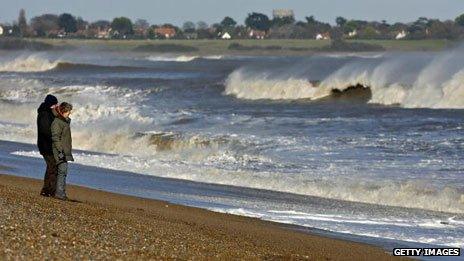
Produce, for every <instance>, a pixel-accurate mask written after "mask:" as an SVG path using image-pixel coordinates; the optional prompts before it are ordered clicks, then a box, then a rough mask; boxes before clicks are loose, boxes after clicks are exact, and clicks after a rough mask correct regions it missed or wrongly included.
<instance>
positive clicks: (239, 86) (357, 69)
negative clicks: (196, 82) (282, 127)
mask: <svg viewBox="0 0 464 261" xmlns="http://www.w3.org/2000/svg"><path fill="white" fill-rule="evenodd" d="M462 56H463V55H462V54H461V53H457V52H445V53H441V54H437V56H436V57H434V58H433V59H431V60H430V61H428V62H427V63H425V65H424V64H422V63H423V61H417V62H416V64H411V63H414V62H415V60H413V59H412V58H411V57H406V58H408V59H409V60H408V59H406V58H404V57H401V56H392V57H389V58H388V59H385V60H382V61H379V62H375V63H373V62H363V61H359V60H358V61H354V62H351V63H348V64H345V65H344V66H342V67H341V68H339V69H338V70H336V71H335V72H333V73H331V74H330V75H329V76H327V77H325V78H324V79H321V80H317V81H309V80H308V79H307V76H306V75H305V73H292V71H287V72H285V74H282V73H281V72H279V73H275V72H273V71H266V72H253V70H248V69H246V68H242V69H238V70H236V71H234V72H232V73H231V74H230V75H229V76H228V78H227V80H226V88H225V91H224V94H225V95H233V96H236V97H237V98H241V99H250V100H256V99H270V100H297V99H309V100H318V99H321V98H327V97H331V96H334V94H335V96H337V94H340V93H343V92H345V91H347V90H348V91H349V90H353V89H355V88H354V87H363V88H365V89H368V91H369V92H370V93H369V99H367V101H368V102H369V103H375V104H382V105H399V106H401V107H406V108H437V109H441V108H449V109H463V108H464V84H462V83H463V82H464V63H463V62H462V61H463V59H462V58H464V57H462ZM293 69H294V68H293ZM307 73H308V74H310V73H311V72H307ZM314 82H317V84H314ZM358 89H359V88H358Z"/></svg>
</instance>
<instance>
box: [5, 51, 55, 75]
mask: <svg viewBox="0 0 464 261" xmlns="http://www.w3.org/2000/svg"><path fill="white" fill-rule="evenodd" d="M59 63H60V61H52V60H49V59H47V58H44V57H42V56H40V55H37V54H32V55H21V56H19V57H16V58H15V59H14V60H10V61H3V62H1V63H0V72H43V71H48V70H51V69H53V68H55V67H56V66H57V65H58V64H59Z"/></svg>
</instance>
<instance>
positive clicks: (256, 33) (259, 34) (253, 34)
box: [248, 30, 266, 39]
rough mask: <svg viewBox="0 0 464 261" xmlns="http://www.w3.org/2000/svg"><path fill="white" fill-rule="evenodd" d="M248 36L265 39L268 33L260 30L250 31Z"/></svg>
mask: <svg viewBox="0 0 464 261" xmlns="http://www.w3.org/2000/svg"><path fill="white" fill-rule="evenodd" d="M248 36H249V37H250V38H254V39H264V37H266V32H265V31H260V30H250V32H249V33H248Z"/></svg>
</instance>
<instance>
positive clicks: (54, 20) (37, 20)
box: [31, 14, 60, 36]
mask: <svg viewBox="0 0 464 261" xmlns="http://www.w3.org/2000/svg"><path fill="white" fill-rule="evenodd" d="M31 27H32V29H33V30H34V31H35V33H36V34H37V35H38V36H46V35H48V33H49V32H50V31H53V30H58V29H59V28H60V27H59V25H58V16H57V15H54V14H43V15H40V16H36V17H34V18H32V19H31Z"/></svg>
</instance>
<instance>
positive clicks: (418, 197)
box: [14, 151, 464, 213]
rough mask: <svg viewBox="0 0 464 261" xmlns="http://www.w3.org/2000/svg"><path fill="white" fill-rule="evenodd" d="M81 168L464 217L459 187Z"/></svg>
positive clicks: (128, 162) (149, 163)
mask: <svg viewBox="0 0 464 261" xmlns="http://www.w3.org/2000/svg"><path fill="white" fill-rule="evenodd" d="M14 154H16V155H21V156H31V157H38V156H40V155H39V154H38V152H34V151H18V152H15V153H14ZM75 158H76V159H77V161H78V162H79V163H81V164H85V165H90V166H96V167H103V168H108V169H115V170H123V171H130V172H135V173H140V174H145V175H155V176H161V177H168V178H176V179H183V180H191V181H197V182H205V183H214V184H221V185H231V186H239V187H247V188H256V189H266V190H271V191H279V192H286V193H293V194H299V195H307V196H316V197H321V198H327V199H334V200H344V201H350V202H360V203H368V204H378V205H385V206H396V207H405V208H416V209H425V210H432V211H441V212H448V213H464V193H463V191H460V190H459V189H456V188H453V187H450V186H448V187H434V186H432V185H431V184H426V183H425V182H420V181H403V182H401V181H391V180H390V181H385V180H370V181H368V180H359V179H356V180H353V179H349V178H339V179H338V180H326V179H311V175H305V174H304V173H300V174H293V175H283V174H281V173H277V172H250V171H240V170H239V171H231V170H229V171H228V170H219V169H216V168H202V167H197V168H195V167H192V165H188V164H180V165H179V164H178V163H174V162H169V161H163V160H161V161H160V159H156V158H151V157H149V158H144V157H140V156H137V157H134V156H124V155H88V154H85V153H76V157H75Z"/></svg>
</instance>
